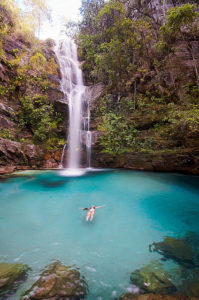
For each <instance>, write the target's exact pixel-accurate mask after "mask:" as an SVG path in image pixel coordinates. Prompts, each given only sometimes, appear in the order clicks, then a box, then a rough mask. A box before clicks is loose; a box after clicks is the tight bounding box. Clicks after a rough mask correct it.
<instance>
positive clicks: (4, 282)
mask: <svg viewBox="0 0 199 300" xmlns="http://www.w3.org/2000/svg"><path fill="white" fill-rule="evenodd" d="M28 270H29V267H28V266H27V265H22V264H18V263H17V264H8V263H4V262H2V263H0V298H1V297H3V296H5V294H7V293H9V294H10V293H12V292H13V291H15V290H16V289H17V288H18V285H19V284H21V283H22V282H23V281H24V280H25V279H26V277H27V271H28ZM1 299H5V298H1Z"/></svg>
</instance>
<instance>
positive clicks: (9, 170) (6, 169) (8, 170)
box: [0, 166, 15, 175]
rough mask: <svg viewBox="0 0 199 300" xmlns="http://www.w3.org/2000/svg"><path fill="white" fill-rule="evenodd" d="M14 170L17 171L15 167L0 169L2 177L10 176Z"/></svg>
mask: <svg viewBox="0 0 199 300" xmlns="http://www.w3.org/2000/svg"><path fill="white" fill-rule="evenodd" d="M14 170H15V167H13V166H10V167H9V166H6V167H0V175H4V174H10V173H12V172H14Z"/></svg>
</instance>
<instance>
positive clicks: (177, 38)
mask: <svg viewBox="0 0 199 300" xmlns="http://www.w3.org/2000/svg"><path fill="white" fill-rule="evenodd" d="M160 5H161V4H160ZM175 5H176V6H175V7H173V8H171V9H168V10H167V11H166V9H165V7H163V6H164V4H163V5H162V7H160V8H158V9H162V14H161V13H159V12H158V13H157V11H156V8H155V6H154V5H153V3H152V1H149V3H148V4H142V3H141V2H140V1H130V2H129V1H127V0H123V1H122V0H109V1H106V2H105V1H103V0H97V1H94V0H84V1H82V9H81V13H82V17H83V19H82V22H81V23H80V24H79V32H78V33H77V34H76V39H77V41H78V43H79V55H80V57H81V59H82V60H83V61H84V63H83V70H84V72H85V77H86V81H87V83H88V84H93V83H98V82H102V83H103V84H104V85H105V91H104V95H103V97H102V98H101V99H99V100H98V105H96V108H95V111H94V112H93V116H92V117H93V119H95V121H97V126H98V130H100V131H101V132H102V135H101V136H100V144H101V147H102V151H103V152H106V153H110V154H112V155H118V154H121V153H125V152H132V151H148V152H151V151H158V150H160V149H165V150H166V151H170V149H173V150H175V149H177V148H178V147H181V148H183V147H185V148H186V147H187V145H188V142H187V141H186V140H187V139H189V140H190V139H191V146H192V147H196V144H197V141H196V140H194V138H192V135H193V136H196V135H197V134H198V133H199V124H198V103H199V73H198V57H197V52H196V41H198V37H199V30H198V26H199V15H198V13H197V12H196V5H193V4H190V3H186V1H184V3H182V2H178V3H176V4H175ZM165 12H166V13H165ZM158 14H159V15H158ZM164 14H165V18H164V17H162V15H164ZM194 43H195V44H194ZM181 49H183V50H182V53H181V52H180V51H181Z"/></svg>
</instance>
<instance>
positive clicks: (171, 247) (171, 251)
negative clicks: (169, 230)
mask: <svg viewBox="0 0 199 300" xmlns="http://www.w3.org/2000/svg"><path fill="white" fill-rule="evenodd" d="M149 250H150V251H155V252H158V253H159V254H161V255H163V256H164V257H165V258H171V259H173V260H175V261H176V262H178V263H179V264H180V265H182V266H184V267H187V268H192V267H194V266H195V262H194V251H193V248H192V246H191V245H190V244H188V243H187V242H186V241H185V240H183V239H176V238H174V237H171V236H166V237H165V238H164V240H163V241H162V242H158V243H155V242H154V243H152V244H151V245H150V246H149Z"/></svg>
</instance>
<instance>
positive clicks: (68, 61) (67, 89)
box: [56, 39, 91, 174]
mask: <svg viewBox="0 0 199 300" xmlns="http://www.w3.org/2000/svg"><path fill="white" fill-rule="evenodd" d="M56 55H57V58H58V61H59V65H60V70H61V74H62V79H61V89H62V92H63V94H64V97H65V99H66V101H67V102H68V106H69V133H68V152H67V153H68V155H67V165H65V163H64V157H65V151H66V150H65V149H66V146H64V148H63V153H62V158H61V163H60V167H61V168H65V167H67V170H68V171H69V172H70V173H74V174H76V173H78V172H77V171H78V170H79V168H80V158H81V141H82V136H84V135H85V132H86V142H85V144H86V149H87V156H88V159H87V160H88V166H89V167H90V157H91V133H90V130H89V123H90V110H89V103H87V101H86V93H85V90H86V87H85V86H84V85H83V75H82V71H81V69H80V68H79V62H78V57H77V46H76V45H75V43H74V42H73V41H72V40H69V39H68V40H61V41H60V42H59V44H58V45H57V46H56ZM83 103H86V105H85V106H86V109H83ZM85 114H87V117H85ZM86 119H87V121H86ZM82 125H83V130H82ZM87 136H88V138H87Z"/></svg>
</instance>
